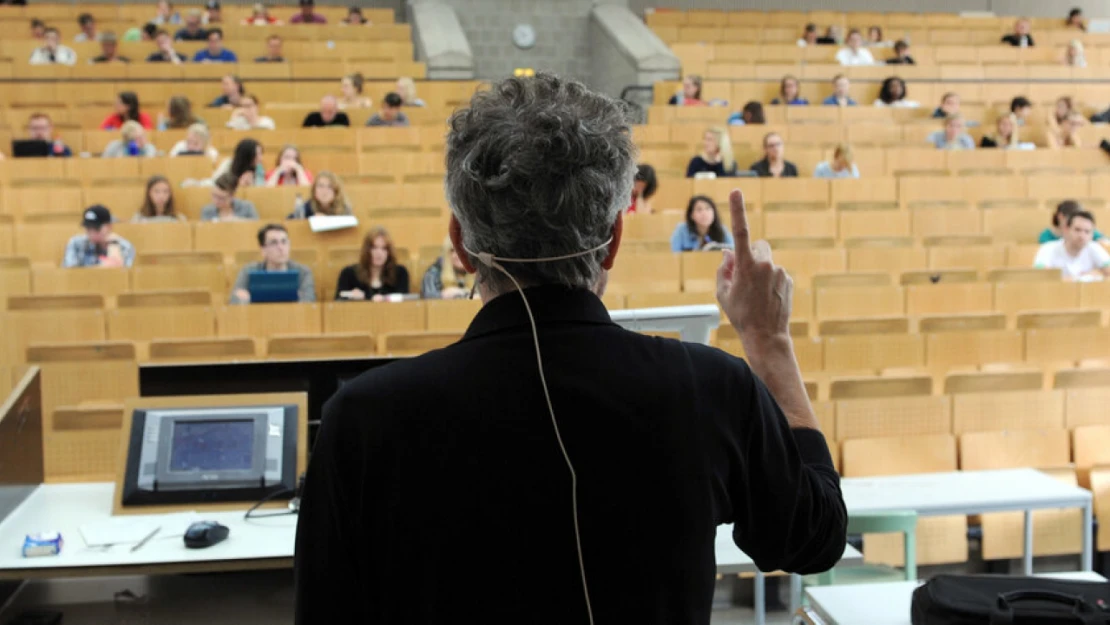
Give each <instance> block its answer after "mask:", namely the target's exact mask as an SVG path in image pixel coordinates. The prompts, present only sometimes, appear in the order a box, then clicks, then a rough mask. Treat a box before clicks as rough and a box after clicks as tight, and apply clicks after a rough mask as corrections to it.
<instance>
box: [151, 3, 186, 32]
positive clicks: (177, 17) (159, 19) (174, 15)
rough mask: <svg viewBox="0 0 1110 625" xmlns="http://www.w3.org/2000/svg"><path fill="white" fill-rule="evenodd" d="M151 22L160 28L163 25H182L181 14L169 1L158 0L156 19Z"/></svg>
mask: <svg viewBox="0 0 1110 625" xmlns="http://www.w3.org/2000/svg"><path fill="white" fill-rule="evenodd" d="M151 22H153V23H154V24H157V25H159V26H161V25H163V24H180V23H181V14H180V13H178V12H177V11H174V10H173V3H172V2H170V1H169V0H158V6H157V8H155V15H154V19H153V20H151Z"/></svg>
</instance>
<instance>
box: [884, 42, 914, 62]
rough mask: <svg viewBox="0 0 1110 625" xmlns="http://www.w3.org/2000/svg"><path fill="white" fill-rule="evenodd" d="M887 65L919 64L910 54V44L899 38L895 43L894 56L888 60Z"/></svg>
mask: <svg viewBox="0 0 1110 625" xmlns="http://www.w3.org/2000/svg"><path fill="white" fill-rule="evenodd" d="M886 64H887V65H917V63H916V62H915V61H914V60H913V57H912V56H910V44H908V43H906V42H905V41H904V40H902V39H899V40H898V41H896V42H895V43H894V56H892V57H890V58H889V59H887V60H886Z"/></svg>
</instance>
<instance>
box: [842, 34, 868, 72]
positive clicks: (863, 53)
mask: <svg viewBox="0 0 1110 625" xmlns="http://www.w3.org/2000/svg"><path fill="white" fill-rule="evenodd" d="M836 62H837V63H840V64H841V65H844V66H852V65H874V64H875V57H874V56H872V55H871V51H870V50H868V49H867V48H865V47H863V35H861V34H860V32H859V31H858V30H856V29H855V28H853V29H852V30H850V31H848V41H847V45H846V46H845V47H843V48H841V49H840V51H839V52H837V53H836Z"/></svg>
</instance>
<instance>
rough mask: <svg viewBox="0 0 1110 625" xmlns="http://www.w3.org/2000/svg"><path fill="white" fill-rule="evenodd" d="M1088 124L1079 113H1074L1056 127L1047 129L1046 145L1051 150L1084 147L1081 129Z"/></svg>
mask: <svg viewBox="0 0 1110 625" xmlns="http://www.w3.org/2000/svg"><path fill="white" fill-rule="evenodd" d="M1086 123H1087V120H1086V119H1084V118H1083V115H1081V114H1080V113H1079V112H1078V111H1072V112H1071V113H1069V114H1068V116H1067V117H1066V118H1065V119H1064V120H1063V121H1062V122H1060V123H1059V124H1057V125H1056V126H1055V127H1052V126H1051V125H1050V126H1049V127H1048V128H1045V145H1046V147H1048V148H1051V149H1058V148H1079V147H1083V140H1082V139H1081V138H1080V137H1079V129H1080V128H1082V127H1083V126H1084V125H1085V124H1086Z"/></svg>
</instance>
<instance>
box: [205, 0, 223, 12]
mask: <svg viewBox="0 0 1110 625" xmlns="http://www.w3.org/2000/svg"><path fill="white" fill-rule="evenodd" d="M204 8H206V9H208V10H209V11H219V10H220V0H208V2H207V3H206V4H205V5H204Z"/></svg>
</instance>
